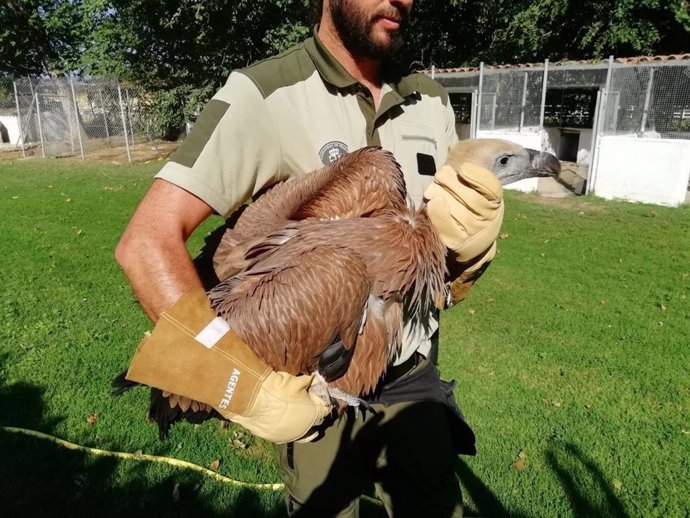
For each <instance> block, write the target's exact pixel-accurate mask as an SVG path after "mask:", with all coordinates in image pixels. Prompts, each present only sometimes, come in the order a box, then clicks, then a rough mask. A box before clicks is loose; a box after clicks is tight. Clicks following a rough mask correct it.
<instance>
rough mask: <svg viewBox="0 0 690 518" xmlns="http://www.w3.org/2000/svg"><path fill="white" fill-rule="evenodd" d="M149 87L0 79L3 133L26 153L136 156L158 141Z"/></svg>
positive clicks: (10, 143)
mask: <svg viewBox="0 0 690 518" xmlns="http://www.w3.org/2000/svg"><path fill="white" fill-rule="evenodd" d="M147 101H148V98H147V96H146V94H145V92H144V91H143V90H141V89H139V88H137V87H134V86H131V85H125V84H121V83H119V82H118V81H116V80H110V79H107V80H106V79H98V78H92V79H76V78H70V77H60V78H47V77H24V78H19V79H15V80H11V79H4V80H3V79H0V135H2V143H3V146H4V147H5V148H7V147H8V146H12V147H13V148H15V149H18V150H21V153H22V155H23V156H29V155H38V156H43V157H60V156H81V157H82V158H85V157H87V156H94V155H97V154H98V153H101V154H102V152H103V150H112V151H113V153H111V156H115V154H116V153H117V152H119V153H120V154H121V155H122V156H123V157H126V159H128V160H130V161H131V160H132V159H133V156H134V155H135V154H136V153H137V151H138V150H139V149H141V148H142V146H146V148H147V149H149V150H150V148H151V146H154V149H155V143H154V141H153V138H152V136H151V132H150V130H149V127H150V123H149V117H147V110H146V107H147Z"/></svg>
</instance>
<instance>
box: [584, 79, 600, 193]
mask: <svg viewBox="0 0 690 518" xmlns="http://www.w3.org/2000/svg"><path fill="white" fill-rule="evenodd" d="M602 99H603V96H602V92H601V90H597V104H596V105H595V108H594V120H593V124H592V156H591V157H590V158H589V171H588V172H587V187H586V190H585V194H591V193H592V192H594V179H595V178H596V175H597V165H598V164H597V158H598V157H599V138H600V136H601V135H600V131H599V130H600V129H601V128H600V124H601V121H600V119H601V114H602V106H601V102H602Z"/></svg>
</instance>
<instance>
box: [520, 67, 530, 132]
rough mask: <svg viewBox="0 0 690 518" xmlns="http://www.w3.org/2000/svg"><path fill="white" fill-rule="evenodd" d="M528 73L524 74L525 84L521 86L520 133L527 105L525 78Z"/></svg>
mask: <svg viewBox="0 0 690 518" xmlns="http://www.w3.org/2000/svg"><path fill="white" fill-rule="evenodd" d="M528 75H529V72H525V82H524V84H523V85H522V104H521V105H520V129H519V130H518V131H519V132H520V133H522V128H523V126H524V125H525V106H526V105H527V76H528Z"/></svg>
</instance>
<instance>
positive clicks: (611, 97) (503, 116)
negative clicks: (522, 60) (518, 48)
mask: <svg viewBox="0 0 690 518" xmlns="http://www.w3.org/2000/svg"><path fill="white" fill-rule="evenodd" d="M622 61H624V62H617V61H616V60H614V59H610V60H608V62H603V63H581V62H574V63H557V64H550V63H549V62H548V61H546V62H545V63H544V64H536V65H526V66H515V67H500V66H499V67H489V66H486V67H485V66H484V65H483V64H482V66H481V67H480V68H479V69H478V70H477V69H473V70H472V69H470V70H462V71H459V72H455V71H448V72H444V71H439V72H437V73H435V74H433V75H434V77H435V79H437V80H438V81H439V82H440V83H441V84H443V85H444V86H445V87H446V89H447V90H448V91H449V92H450V94H451V102H452V103H453V105H454V107H456V112H459V113H460V115H459V117H458V120H459V122H463V123H470V119H473V120H472V124H474V126H475V127H474V129H475V133H476V132H479V131H494V130H507V131H517V132H522V131H523V130H525V129H528V130H530V131H531V130H533V129H543V128H544V127H564V128H588V129H593V130H595V132H596V130H597V128H596V127H595V116H596V114H597V110H598V109H601V110H602V114H603V119H602V120H601V126H600V128H598V129H600V130H601V132H602V135H636V136H640V137H641V136H645V137H656V138H670V139H690V60H687V59H686V60H672V59H669V60H657V61H649V62H646V61H643V60H640V61H639V62H634V63H630V62H627V61H628V60H622ZM472 94H475V96H476V100H475V101H474V102H475V103H476V106H472V105H471V104H470V102H471V101H470V99H471V95H472ZM473 114H474V117H472V115H473Z"/></svg>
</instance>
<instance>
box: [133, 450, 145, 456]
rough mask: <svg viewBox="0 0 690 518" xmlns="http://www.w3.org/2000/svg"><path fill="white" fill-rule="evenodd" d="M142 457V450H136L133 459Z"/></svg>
mask: <svg viewBox="0 0 690 518" xmlns="http://www.w3.org/2000/svg"><path fill="white" fill-rule="evenodd" d="M142 455H144V452H143V451H142V450H137V451H135V452H134V456H135V457H141V456H142Z"/></svg>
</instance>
